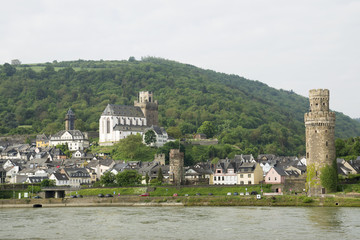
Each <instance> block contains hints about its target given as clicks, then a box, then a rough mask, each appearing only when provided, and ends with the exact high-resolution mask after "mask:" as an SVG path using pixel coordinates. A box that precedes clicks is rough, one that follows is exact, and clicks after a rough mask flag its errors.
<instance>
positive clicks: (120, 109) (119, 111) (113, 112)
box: [101, 104, 145, 118]
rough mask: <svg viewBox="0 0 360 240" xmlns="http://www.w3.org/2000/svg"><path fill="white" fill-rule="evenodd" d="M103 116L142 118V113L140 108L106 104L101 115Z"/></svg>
mask: <svg viewBox="0 0 360 240" xmlns="http://www.w3.org/2000/svg"><path fill="white" fill-rule="evenodd" d="M101 115H103V116H124V117H140V118H144V117H145V116H144V113H143V112H142V111H141V108H140V107H135V106H126V105H115V104H108V105H107V106H106V108H105V110H104V111H103V113H102V114H101Z"/></svg>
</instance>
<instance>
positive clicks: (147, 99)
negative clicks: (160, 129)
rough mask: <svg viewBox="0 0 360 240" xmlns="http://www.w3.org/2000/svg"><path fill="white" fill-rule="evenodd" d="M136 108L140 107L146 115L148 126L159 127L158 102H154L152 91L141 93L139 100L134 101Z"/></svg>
mask: <svg viewBox="0 0 360 240" xmlns="http://www.w3.org/2000/svg"><path fill="white" fill-rule="evenodd" d="M134 106H136V107H140V108H141V111H142V112H143V113H144V115H145V118H146V122H147V126H152V125H154V126H158V125H159V120H158V102H157V100H156V101H154V97H153V93H152V92H151V91H143V92H139V95H138V100H137V101H134Z"/></svg>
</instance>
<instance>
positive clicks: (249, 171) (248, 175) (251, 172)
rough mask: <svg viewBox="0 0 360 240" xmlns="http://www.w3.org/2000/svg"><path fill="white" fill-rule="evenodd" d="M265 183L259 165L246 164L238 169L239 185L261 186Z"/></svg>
mask: <svg viewBox="0 0 360 240" xmlns="http://www.w3.org/2000/svg"><path fill="white" fill-rule="evenodd" d="M262 181H263V171H262V169H261V167H260V164H258V163H252V162H246V163H243V164H241V165H240V166H239V167H238V169H237V184H239V185H250V184H259V183H260V182H262Z"/></svg>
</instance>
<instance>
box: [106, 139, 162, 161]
mask: <svg viewBox="0 0 360 240" xmlns="http://www.w3.org/2000/svg"><path fill="white" fill-rule="evenodd" d="M155 152H156V150H155V149H152V148H150V147H147V146H146V145H145V144H143V142H142V137H141V135H140V134H137V135H130V136H127V137H126V138H125V139H121V140H120V141H119V142H118V143H117V144H115V145H114V149H113V151H112V153H111V156H112V158H113V159H115V160H116V159H122V160H130V161H133V160H135V159H136V160H141V161H150V160H151V159H153V158H154V154H155Z"/></svg>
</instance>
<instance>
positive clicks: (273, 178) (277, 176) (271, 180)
mask: <svg viewBox="0 0 360 240" xmlns="http://www.w3.org/2000/svg"><path fill="white" fill-rule="evenodd" d="M298 176H299V174H298V172H297V171H285V170H284V169H282V168H279V167H272V168H271V169H270V171H269V172H268V173H267V174H266V176H265V183H266V184H284V183H285V180H286V179H287V178H295V177H298Z"/></svg>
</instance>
